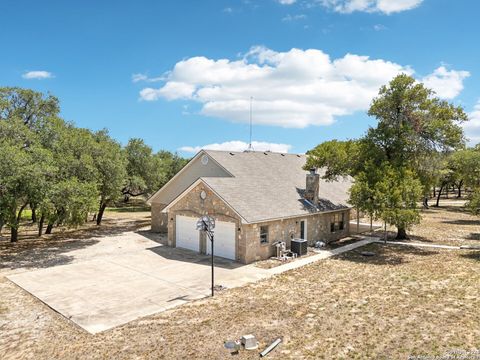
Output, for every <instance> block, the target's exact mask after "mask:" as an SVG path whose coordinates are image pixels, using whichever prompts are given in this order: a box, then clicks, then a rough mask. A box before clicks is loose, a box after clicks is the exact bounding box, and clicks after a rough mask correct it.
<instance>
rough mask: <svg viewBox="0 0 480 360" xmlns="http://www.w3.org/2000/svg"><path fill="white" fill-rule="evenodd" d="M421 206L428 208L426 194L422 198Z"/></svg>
mask: <svg viewBox="0 0 480 360" xmlns="http://www.w3.org/2000/svg"><path fill="white" fill-rule="evenodd" d="M423 207H424V208H425V209H428V208H429V206H428V196H425V197H424V198H423Z"/></svg>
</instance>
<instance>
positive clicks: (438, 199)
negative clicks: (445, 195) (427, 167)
mask: <svg viewBox="0 0 480 360" xmlns="http://www.w3.org/2000/svg"><path fill="white" fill-rule="evenodd" d="M442 190H443V185H442V186H440V190H438V194H437V203H436V204H435V206H436V207H438V205H439V204H440V195H442Z"/></svg>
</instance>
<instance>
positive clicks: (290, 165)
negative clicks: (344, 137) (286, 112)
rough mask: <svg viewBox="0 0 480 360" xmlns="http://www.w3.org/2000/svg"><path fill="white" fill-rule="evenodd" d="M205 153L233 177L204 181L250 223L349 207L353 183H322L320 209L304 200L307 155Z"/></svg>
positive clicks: (208, 178) (206, 151) (203, 179)
mask: <svg viewBox="0 0 480 360" xmlns="http://www.w3.org/2000/svg"><path fill="white" fill-rule="evenodd" d="M203 151H204V152H205V153H206V154H207V155H208V156H210V157H211V158H212V159H213V160H215V161H216V162H217V163H218V164H220V165H221V166H222V167H224V168H225V169H226V170H227V171H228V172H229V173H231V174H232V175H233V177H202V178H201V179H202V181H203V182H204V183H205V184H207V185H208V186H209V187H210V188H211V189H212V190H213V191H214V192H215V193H216V194H218V196H220V197H221V198H222V199H223V200H224V201H225V202H227V203H228V204H229V205H230V206H231V207H232V208H233V209H234V210H235V211H236V212H237V213H238V214H240V215H241V217H242V218H244V219H245V220H246V221H247V222H249V223H255V222H261V221H267V220H274V219H280V218H286V217H295V216H302V215H309V214H312V213H317V212H323V211H333V210H338V209H342V208H348V207H349V205H348V204H347V199H348V190H349V188H350V186H351V185H352V182H351V179H341V180H339V181H333V182H326V181H324V180H322V179H320V189H319V202H318V206H314V205H313V204H311V203H309V202H308V201H306V200H304V199H303V192H304V191H305V177H306V174H307V171H305V170H303V169H302V168H303V166H304V165H305V162H306V156H305V155H297V154H280V153H273V152H228V151H213V150H203ZM319 173H320V175H322V174H323V171H319Z"/></svg>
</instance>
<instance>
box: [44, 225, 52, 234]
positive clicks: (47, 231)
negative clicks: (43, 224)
mask: <svg viewBox="0 0 480 360" xmlns="http://www.w3.org/2000/svg"><path fill="white" fill-rule="evenodd" d="M52 229H53V223H49V224H48V225H47V230H45V234H51V233H52Z"/></svg>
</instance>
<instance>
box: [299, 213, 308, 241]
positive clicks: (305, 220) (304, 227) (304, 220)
mask: <svg viewBox="0 0 480 360" xmlns="http://www.w3.org/2000/svg"><path fill="white" fill-rule="evenodd" d="M302 221H303V223H304V226H303V236H304V237H303V238H302V234H301V232H302ZM307 224H308V221H307V219H306V218H305V219H301V220H300V238H302V239H304V240H308V228H307Z"/></svg>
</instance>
